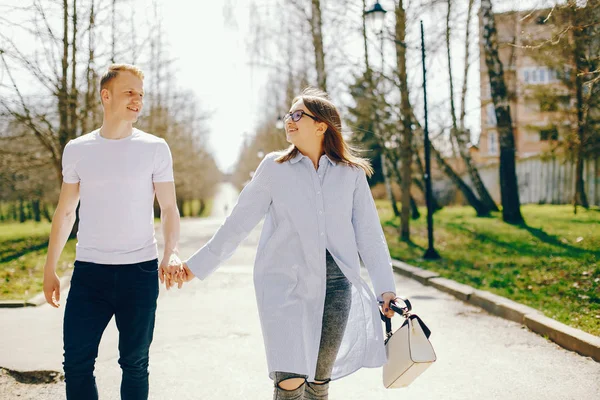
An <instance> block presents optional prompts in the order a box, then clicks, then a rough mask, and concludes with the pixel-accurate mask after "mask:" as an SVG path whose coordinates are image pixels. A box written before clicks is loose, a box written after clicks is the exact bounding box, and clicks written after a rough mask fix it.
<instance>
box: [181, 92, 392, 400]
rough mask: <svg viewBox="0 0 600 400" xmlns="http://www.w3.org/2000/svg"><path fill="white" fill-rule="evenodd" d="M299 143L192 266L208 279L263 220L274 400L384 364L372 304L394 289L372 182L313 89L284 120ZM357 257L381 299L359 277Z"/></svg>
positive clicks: (259, 268) (275, 158) (269, 167)
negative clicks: (371, 185) (361, 369)
mask: <svg viewBox="0 0 600 400" xmlns="http://www.w3.org/2000/svg"><path fill="white" fill-rule="evenodd" d="M284 121H285V131H286V135H287V139H288V141H289V142H291V143H292V145H291V146H290V147H289V148H288V149H287V150H286V151H285V152H283V153H271V154H269V155H267V156H266V157H265V158H264V160H263V161H262V162H261V164H260V166H259V167H258V168H257V170H256V172H255V174H254V176H253V178H252V180H251V181H250V183H248V185H246V187H245V188H244V190H243V191H242V193H241V194H240V197H239V199H238V202H237V204H236V205H235V207H234V208H233V210H232V212H231V215H230V216H229V217H228V218H227V219H226V221H225V222H224V223H223V225H222V226H221V227H220V228H219V230H218V231H217V232H216V233H215V235H214V236H213V238H212V239H211V240H210V241H209V242H208V243H207V244H206V245H205V246H204V247H202V248H201V249H200V250H198V251H197V252H196V253H195V254H194V255H193V256H192V257H191V258H190V259H189V260H187V262H185V263H184V270H185V271H186V273H187V275H186V277H185V280H188V281H189V280H191V279H192V278H193V276H194V275H195V276H196V277H198V278H200V279H204V278H206V277H207V276H208V275H209V274H210V273H212V272H213V271H214V270H215V269H216V268H217V267H218V265H219V264H220V263H221V262H222V261H224V260H226V259H227V258H229V257H230V256H231V255H232V253H233V252H234V250H235V249H236V248H237V246H238V245H239V244H240V242H241V241H242V240H243V239H244V238H245V237H246V236H247V235H248V234H249V233H250V231H251V230H252V229H253V228H254V227H255V226H256V224H257V223H258V222H259V221H260V220H261V219H262V218H263V216H265V214H266V218H265V222H264V226H263V231H262V234H261V238H260V242H259V245H258V251H257V255H256V260H255V268H254V284H255V291H256V298H257V302H258V310H259V316H260V320H261V325H262V331H263V337H264V342H265V349H266V353H267V363H268V367H269V376H270V378H271V379H273V380H274V382H275V388H274V399H327V392H328V386H329V381H330V380H333V379H338V378H341V377H343V376H345V375H348V374H350V373H352V372H354V371H356V370H357V369H359V368H361V367H379V366H381V365H383V363H384V362H385V361H386V356H385V349H384V343H383V333H382V329H381V324H380V317H379V310H378V308H377V301H378V300H379V301H383V305H382V311H383V312H384V314H386V315H387V316H388V317H392V316H393V314H394V313H393V311H392V310H391V309H389V303H390V301H391V300H393V299H394V298H395V284H394V277H393V273H392V268H391V260H390V256H389V251H388V248H387V244H386V241H385V237H384V235H383V230H382V229H381V225H380V223H379V217H378V215H377V210H376V208H375V203H374V201H373V197H372V195H371V192H370V190H369V185H368V183H367V178H366V176H367V175H370V174H371V173H372V171H373V170H372V168H371V166H370V165H369V162H368V161H366V160H364V159H362V158H359V157H357V156H355V155H354V151H353V149H351V148H350V147H349V146H348V145H347V144H346V143H345V141H344V139H343V137H342V132H341V128H342V127H341V120H340V115H339V112H338V110H337V108H336V107H335V106H334V105H333V104H332V103H331V101H330V100H329V98H328V97H327V94H326V93H324V92H322V91H319V90H316V89H307V90H305V91H304V92H303V93H302V94H301V95H300V96H298V97H296V98H295V99H294V101H293V105H292V107H291V108H290V112H289V113H288V114H287V115H286V116H285V118H284ZM359 254H360V258H361V259H362V260H363V263H364V264H365V266H366V267H367V269H368V272H369V275H370V277H371V281H372V282H373V286H374V289H375V293H377V297H376V296H374V295H373V293H372V292H371V290H370V289H369V287H368V285H367V284H366V283H365V282H364V281H363V279H362V278H361V277H360V261H359Z"/></svg>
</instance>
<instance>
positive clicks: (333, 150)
mask: <svg viewBox="0 0 600 400" xmlns="http://www.w3.org/2000/svg"><path fill="white" fill-rule="evenodd" d="M300 99H301V100H302V101H303V102H304V105H305V106H306V108H307V109H308V111H310V112H311V113H312V115H314V116H315V118H317V120H318V122H324V123H325V124H327V130H326V131H325V139H324V141H323V150H324V151H325V154H327V156H328V157H329V158H330V159H331V160H332V161H334V162H336V163H342V164H346V165H349V166H352V167H358V168H362V169H363V170H364V171H365V173H366V174H367V176H371V175H372V174H373V167H371V163H370V162H369V160H367V159H366V158H362V157H359V156H358V153H359V150H358V149H356V148H354V147H352V146H350V145H349V144H348V143H346V141H345V140H344V137H343V136H342V120H341V118H340V113H339V111H338V109H337V107H336V106H335V105H334V104H333V103H332V102H331V100H329V96H328V95H327V93H325V92H324V91H322V90H319V89H315V88H311V87H309V88H306V89H304V91H302V94H301V95H300V96H297V97H296V98H295V99H294V100H293V101H292V104H293V103H295V102H296V101H298V100H300ZM298 152H299V150H298V148H297V147H296V146H294V145H291V146H290V147H289V148H288V149H287V150H285V152H284V153H283V154H282V155H281V156H279V157H277V158H276V159H275V161H277V162H278V163H284V162H286V161H289V160H291V159H292V158H294V157H296V155H297V154H298Z"/></svg>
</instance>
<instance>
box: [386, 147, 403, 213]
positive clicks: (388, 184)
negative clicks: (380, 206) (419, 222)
mask: <svg viewBox="0 0 600 400" xmlns="http://www.w3.org/2000/svg"><path fill="white" fill-rule="evenodd" d="M381 172H383V180H384V184H385V191H386V193H387V196H388V199H389V200H390V203H391V204H392V210H394V215H395V216H396V217H399V216H400V211H399V210H398V204H397V202H396V196H394V192H393V191H392V184H391V179H390V178H391V176H390V171H389V161H388V160H387V157H386V156H385V154H383V152H382V153H381Z"/></svg>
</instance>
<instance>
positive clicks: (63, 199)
mask: <svg viewBox="0 0 600 400" xmlns="http://www.w3.org/2000/svg"><path fill="white" fill-rule="evenodd" d="M77 203H79V183H63V184H62V188H61V190H60V196H59V198H58V206H57V207H56V211H54V216H53V217H52V228H51V230H50V240H49V241H48V254H47V255H46V264H45V265H44V296H45V297H46V301H47V302H48V303H49V304H50V305H51V306H53V307H58V306H59V305H60V303H59V301H60V280H59V279H58V275H57V274H56V264H57V263H58V258H59V257H60V253H62V251H63V249H64V247H65V244H66V243H67V239H68V238H69V234H70V233H71V229H73V224H74V223H75V211H76V209H77Z"/></svg>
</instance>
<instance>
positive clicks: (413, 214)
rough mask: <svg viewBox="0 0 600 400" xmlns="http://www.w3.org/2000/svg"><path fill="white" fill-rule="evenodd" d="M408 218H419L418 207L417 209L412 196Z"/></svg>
mask: <svg viewBox="0 0 600 400" xmlns="http://www.w3.org/2000/svg"><path fill="white" fill-rule="evenodd" d="M410 217H411V218H412V219H419V218H421V213H420V212H419V207H417V202H416V201H415V199H414V198H413V197H412V196H410Z"/></svg>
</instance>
